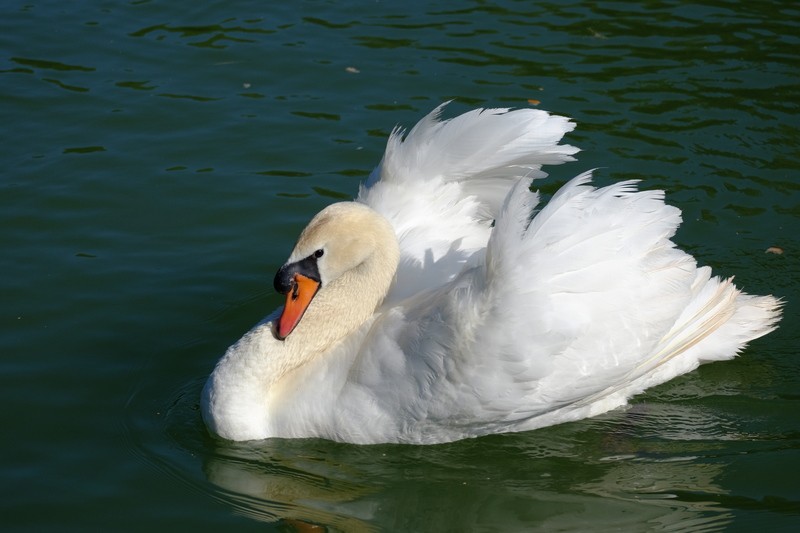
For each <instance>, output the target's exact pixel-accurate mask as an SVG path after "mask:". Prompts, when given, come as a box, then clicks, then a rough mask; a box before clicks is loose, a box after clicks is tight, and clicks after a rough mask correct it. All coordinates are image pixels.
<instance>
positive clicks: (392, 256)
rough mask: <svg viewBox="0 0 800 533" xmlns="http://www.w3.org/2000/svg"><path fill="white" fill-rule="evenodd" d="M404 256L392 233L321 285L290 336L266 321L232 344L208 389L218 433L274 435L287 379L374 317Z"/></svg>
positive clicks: (211, 421) (209, 414)
mask: <svg viewBox="0 0 800 533" xmlns="http://www.w3.org/2000/svg"><path fill="white" fill-rule="evenodd" d="M386 224H387V226H388V222H387V223H386ZM398 260H399V249H398V245H397V240H396V238H395V236H394V232H392V233H391V239H385V240H384V243H383V245H382V246H380V247H378V248H377V249H376V250H375V253H373V254H371V255H370V256H369V257H368V258H367V259H366V260H365V261H364V262H363V263H361V264H360V265H358V266H357V267H355V268H353V269H351V270H348V271H347V272H345V273H344V274H342V275H341V276H340V277H338V278H337V279H335V280H332V281H331V282H329V283H328V284H326V285H324V286H323V287H321V288H320V290H319V292H318V293H317V295H316V296H315V298H314V299H313V300H312V302H311V304H310V305H309V306H308V309H307V310H306V312H305V314H304V315H303V318H302V320H301V321H300V323H299V324H298V325H297V327H296V328H295V329H294V331H293V332H292V333H291V334H290V335H289V336H288V337H286V339H285V340H278V339H277V337H276V336H275V327H274V325H273V323H272V322H266V323H262V324H260V325H259V326H256V327H255V328H254V329H253V330H251V331H250V332H249V333H248V334H247V335H245V336H244V337H242V338H241V339H240V340H239V342H237V343H236V344H234V345H233V346H231V347H230V348H229V349H228V351H227V352H226V354H225V356H224V357H223V358H222V359H221V360H220V362H219V363H218V364H217V367H216V368H215V369H214V372H213V373H212V375H211V377H210V378H209V380H208V382H207V383H206V386H205V389H204V390H203V416H204V418H205V419H206V423H207V424H208V425H209V427H210V428H211V429H212V431H214V432H215V433H217V434H218V435H220V436H222V437H225V438H228V439H232V440H253V439H262V438H267V437H270V436H274V431H273V427H272V420H271V413H272V410H273V409H277V408H279V407H280V403H281V399H282V396H283V395H282V388H281V387H280V384H281V381H282V380H284V379H285V378H286V377H287V376H288V375H289V374H290V373H292V372H293V371H295V370H296V369H298V368H300V367H303V366H305V365H310V364H314V361H315V360H317V359H318V358H320V357H324V356H325V354H326V353H327V352H328V351H330V350H331V349H333V348H334V347H335V346H336V345H337V344H338V343H339V342H340V341H341V340H342V339H344V338H345V337H347V336H348V335H350V334H351V333H353V332H354V331H355V330H356V329H357V328H358V327H359V326H361V325H362V324H363V323H364V322H366V321H367V320H369V319H370V318H371V317H372V315H373V314H374V313H375V309H376V308H377V306H378V305H380V303H381V302H382V301H383V299H384V297H385V296H386V293H387V292H388V290H389V287H390V285H391V283H392V280H393V278H394V274H395V271H396V269H397V264H398Z"/></svg>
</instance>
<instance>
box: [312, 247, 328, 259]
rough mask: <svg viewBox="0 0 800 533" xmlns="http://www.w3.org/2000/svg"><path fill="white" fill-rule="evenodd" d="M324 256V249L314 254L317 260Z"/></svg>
mask: <svg viewBox="0 0 800 533" xmlns="http://www.w3.org/2000/svg"><path fill="white" fill-rule="evenodd" d="M323 254H325V250H323V249H322V248H320V249H319V250H317V251H316V252H314V257H316V258H317V259H319V258H320V257H322V256H323Z"/></svg>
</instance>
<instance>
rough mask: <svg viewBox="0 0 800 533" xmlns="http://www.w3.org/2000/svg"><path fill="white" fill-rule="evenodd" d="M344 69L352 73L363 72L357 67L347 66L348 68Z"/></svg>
mask: <svg viewBox="0 0 800 533" xmlns="http://www.w3.org/2000/svg"><path fill="white" fill-rule="evenodd" d="M344 70H345V71H346V72H349V73H350V74H358V73H359V72H361V71H360V70H358V69H357V68H356V67H347V68H346V69H344Z"/></svg>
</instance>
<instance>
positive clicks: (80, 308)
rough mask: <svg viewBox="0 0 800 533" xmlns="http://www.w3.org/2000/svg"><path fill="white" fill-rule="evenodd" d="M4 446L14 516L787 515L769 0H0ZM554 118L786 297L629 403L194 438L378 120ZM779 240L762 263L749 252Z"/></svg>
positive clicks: (784, 147) (56, 522)
mask: <svg viewBox="0 0 800 533" xmlns="http://www.w3.org/2000/svg"><path fill="white" fill-rule="evenodd" d="M0 15H1V16H0V52H1V53H0V96H2V98H0V109H1V110H2V116H3V119H4V120H3V126H2V128H3V142H2V144H0V158H1V161H0V162H2V174H1V178H0V247H1V248H0V249H1V250H2V253H0V268H2V270H1V272H2V276H0V291H1V292H2V295H3V296H2V300H0V302H2V311H3V312H2V315H0V319H1V320H2V324H3V327H2V335H0V348H1V349H2V352H1V353H2V354H3V357H2V358H0V398H2V400H3V403H4V405H5V406H6V408H5V409H3V410H2V412H3V414H2V415H0V416H2V418H3V422H4V424H3V426H4V427H5V428H6V432H5V438H4V439H3V443H2V444H0V457H2V463H0V479H2V484H0V486H2V499H0V514H1V515H2V516H3V519H2V521H3V523H4V525H5V526H6V527H8V528H12V529H35V530H43V529H51V530H62V529H85V528H89V527H99V528H105V529H110V528H114V529H143V528H145V527H153V526H155V527H172V526H175V527H180V528H181V529H195V530H200V529H203V530H205V529H209V530H210V529H218V528H221V527H231V526H235V527H239V528H247V527H250V528H253V529H256V528H258V529H260V530H263V529H265V528H266V529H267V530H287V529H288V530H299V531H304V530H308V529H309V527H310V525H314V524H316V525H319V526H324V527H327V528H328V529H329V530H343V531H371V530H387V531H414V530H419V531H442V530H452V531H458V530H475V531H506V530H512V531H519V530H537V529H541V530H587V529H592V530H610V529H616V530H619V529H621V530H626V531H634V530H680V531H692V530H696V531H716V530H722V529H725V530H739V531H748V530H752V529H753V528H755V527H758V528H760V529H763V530H770V531H778V530H790V529H795V528H796V527H797V525H798V524H799V523H800V490H799V489H798V485H797V483H796V482H795V479H796V475H795V472H797V471H798V470H799V469H800V437H799V435H800V424H798V417H797V412H798V408H799V407H800V406H799V405H798V401H800V397H798V394H797V391H798V387H799V386H800V378H798V376H800V362H799V361H798V351H797V346H798V344H799V341H800V339H799V338H798V333H797V332H798V331H799V330H800V323H799V322H798V318H797V314H796V312H795V311H794V302H797V301H800V281H799V280H800V266H799V265H800V263H799V262H798V250H800V239H798V231H797V230H798V228H800V225H799V224H798V216H800V201H799V199H800V194H799V193H800V179H799V174H798V172H800V150H799V149H798V146H800V126H798V125H799V124H800V120H799V119H798V111H799V110H800V77H799V76H798V74H799V73H800V72H799V71H798V65H800V52H799V51H800V37H798V36H800V9H798V8H797V7H796V6H795V5H794V3H792V2H759V3H741V2H733V1H729V2H728V1H711V0H709V1H705V2H700V3H692V4H688V3H683V2H678V1H661V2H647V3H634V2H616V3H604V2H600V3H597V2H571V3H568V2H553V3H536V4H534V3H530V2H522V1H520V2H514V1H511V0H501V1H497V2H462V3H446V2H440V3H436V2H434V3H430V2H405V3H403V4H402V5H400V4H397V3H391V2H364V3H359V2H344V3H319V2H296V3H290V4H286V5H285V6H275V5H270V4H261V3H251V2H212V3H206V4H204V5H197V4H196V3H193V2H156V1H146V0H140V1H131V2H114V1H110V2H96V3H80V4H71V3H63V2H53V1H36V0H30V1H11V2H6V3H5V4H4V6H3V7H2V8H0ZM446 100H454V103H453V104H451V106H450V110H449V112H450V113H458V112H461V111H465V110H467V109H469V108H471V107H474V106H513V107H525V106H531V105H533V106H536V107H538V108H542V109H547V110H549V111H552V112H555V113H559V114H564V115H568V116H571V117H573V118H574V119H575V120H576V122H577V123H578V128H577V129H576V130H575V132H574V133H572V134H570V135H569V139H568V141H569V142H570V143H571V144H575V145H577V146H579V147H581V148H582V150H583V151H582V152H581V153H580V154H579V159H578V162H576V163H571V164H569V165H564V166H561V167H557V168H554V169H553V170H552V172H551V178H550V179H549V180H548V181H547V182H542V183H541V187H542V188H543V190H544V192H546V193H552V192H553V191H555V190H556V189H557V187H558V185H559V184H561V183H563V182H564V181H565V180H566V179H568V178H569V177H571V176H573V175H576V174H578V173H580V172H582V171H584V170H586V169H589V168H595V167H600V170H599V171H598V173H597V181H598V182H599V183H601V184H602V183H610V182H613V181H616V180H619V179H629V178H637V179H642V180H644V183H643V187H645V188H664V189H665V190H667V191H668V201H669V202H670V203H672V204H674V205H677V206H678V207H680V208H681V209H682V210H683V212H684V225H683V227H682V229H681V230H680V232H679V233H678V235H677V238H676V240H677V242H678V243H679V244H680V245H681V246H682V247H683V248H685V249H686V250H688V251H689V252H691V253H692V254H694V255H695V256H696V257H697V258H698V260H699V261H700V262H701V263H704V264H709V265H711V266H712V267H714V269H715V271H716V272H717V273H719V274H720V275H724V276H730V275H734V274H735V275H736V280H737V284H739V285H740V286H742V287H744V288H745V289H746V290H748V292H752V293H757V294H758V293H762V294H763V293H773V294H776V295H778V296H780V297H782V298H784V299H786V300H787V301H788V302H789V304H788V306H787V308H786V311H785V318H784V320H783V322H782V326H781V329H780V330H779V331H777V332H775V333H774V334H772V335H770V336H768V337H766V338H764V339H761V340H759V341H757V342H754V343H753V344H752V346H751V347H750V348H748V349H747V350H746V351H745V352H743V353H742V354H741V356H740V357H739V358H738V359H736V360H734V361H732V362H726V363H720V364H715V365H710V366H707V367H703V368H701V369H700V370H698V371H697V372H694V373H692V374H690V375H687V376H684V377H682V378H679V379H676V380H674V381H672V382H670V383H668V384H665V385H663V386H661V387H658V388H656V389H654V390H652V391H649V392H648V393H646V394H644V395H641V396H639V397H637V398H635V399H634V401H633V402H632V405H631V406H630V407H629V408H628V409H623V410H618V411H614V412H612V413H608V414H606V415H603V416H601V417H598V418H595V419H591V420H584V421H580V422H576V423H572V424H566V425H562V426H557V427H553V428H546V429H543V430H539V431H534V432H530V433H524V434H518V435H501V436H493V437H487V438H481V439H475V440H469V441H464V442H459V443H453V444H448V445H440V446H430V447H407V446H371V447H358V446H350V445H343V444H333V443H329V442H325V441H282V440H275V441H269V442H266V443H260V444H257V445H254V444H230V443H226V442H223V441H220V440H217V439H214V438H212V437H210V436H209V435H208V434H207V433H206V431H205V429H204V427H203V425H202V422H201V420H200V416H199V411H198V395H199V391H200V389H201V387H202V384H203V382H204V380H205V377H206V376H207V375H208V373H209V372H210V370H211V368H212V367H213V364H214V362H215V361H216V359H217V358H218V357H219V356H220V355H221V354H222V352H223V351H224V349H225V348H226V347H227V346H228V345H229V344H231V343H232V342H234V341H235V340H236V339H237V338H238V337H239V336H240V335H241V334H242V333H243V332H245V331H246V330H247V329H248V328H249V327H250V326H251V325H252V324H254V323H255V322H256V321H258V320H259V319H260V318H261V317H262V316H264V315H265V314H267V313H268V312H269V311H270V310H272V309H273V308H274V307H276V306H277V305H279V299H278V298H277V296H276V295H275V294H273V292H272V290H271V279H272V275H273V273H274V271H275V270H276V268H277V267H278V266H279V265H281V264H282V263H283V262H284V260H285V259H286V257H287V255H288V253H289V251H290V249H291V246H292V244H293V241H294V239H295V237H296V236H297V234H298V232H299V231H300V229H302V227H303V226H304V225H305V223H306V221H307V220H308V219H309V218H310V217H311V216H313V214H314V213H315V212H316V211H318V210H319V209H320V208H322V207H324V206H325V205H328V204H329V203H331V202H333V201H336V200H339V199H343V198H352V197H353V196H354V195H355V193H356V191H357V187H358V183H359V182H360V181H361V180H362V179H364V178H365V177H366V175H367V174H368V173H369V171H370V170H371V168H372V167H373V166H374V165H375V163H377V161H378V160H379V159H380V155H381V151H382V149H383V145H384V143H385V138H386V135H387V134H388V132H389V131H391V128H392V127H393V126H394V125H395V124H398V123H399V124H405V125H407V126H410V125H413V123H414V122H415V121H416V120H418V119H419V118H420V117H421V116H423V115H424V114H425V113H427V112H428V111H429V110H430V109H432V108H433V107H435V106H436V105H438V104H439V103H441V102H443V101H446ZM769 247H779V248H780V249H782V250H783V251H784V253H783V254H774V253H765V250H767V248H769Z"/></svg>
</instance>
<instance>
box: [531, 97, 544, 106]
mask: <svg viewBox="0 0 800 533" xmlns="http://www.w3.org/2000/svg"><path fill="white" fill-rule="evenodd" d="M528 103H529V104H531V105H539V104H541V103H542V102H541V101H540V100H535V99H533V98H528Z"/></svg>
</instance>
